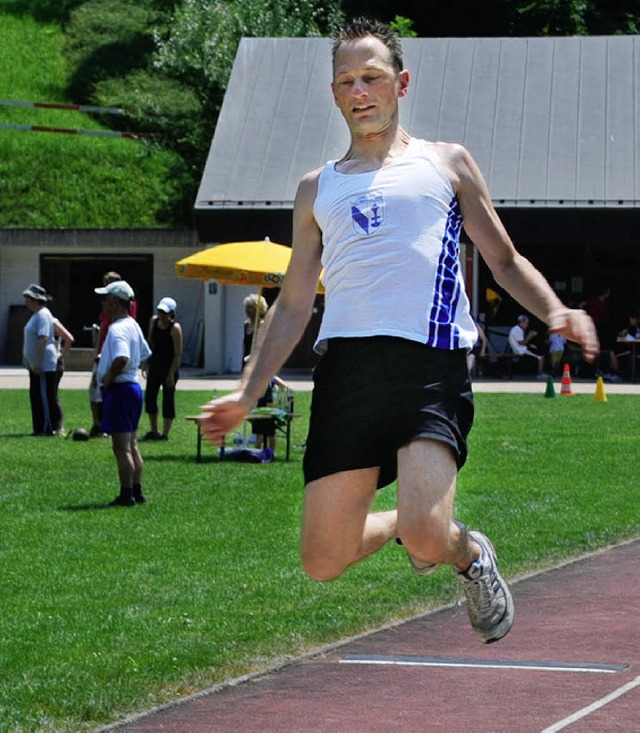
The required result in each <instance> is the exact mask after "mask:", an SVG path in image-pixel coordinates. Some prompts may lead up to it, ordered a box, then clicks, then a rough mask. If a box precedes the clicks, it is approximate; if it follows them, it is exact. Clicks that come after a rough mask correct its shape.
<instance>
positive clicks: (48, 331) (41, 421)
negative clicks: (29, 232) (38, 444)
mask: <svg viewBox="0 0 640 733" xmlns="http://www.w3.org/2000/svg"><path fill="white" fill-rule="evenodd" d="M22 294H23V295H24V303H25V305H26V306H27V308H28V309H29V310H30V311H31V317H30V318H29V320H28V321H27V323H26V325H25V327H24V340H23V344H22V363H23V364H24V366H25V367H26V368H27V369H28V370H29V401H30V403H31V422H32V426H33V435H38V436H44V435H54V434H55V431H56V429H57V426H58V425H59V424H60V420H61V414H60V405H59V403H58V378H57V374H56V366H57V362H58V348H57V346H56V340H55V330H54V318H53V315H52V314H51V311H50V310H49V309H48V308H47V303H48V302H49V301H50V300H51V298H50V296H49V295H47V291H46V290H45V289H44V288H43V287H41V286H40V285H36V284H35V283H31V285H29V287H28V288H27V289H26V290H24V291H23V293H22Z"/></svg>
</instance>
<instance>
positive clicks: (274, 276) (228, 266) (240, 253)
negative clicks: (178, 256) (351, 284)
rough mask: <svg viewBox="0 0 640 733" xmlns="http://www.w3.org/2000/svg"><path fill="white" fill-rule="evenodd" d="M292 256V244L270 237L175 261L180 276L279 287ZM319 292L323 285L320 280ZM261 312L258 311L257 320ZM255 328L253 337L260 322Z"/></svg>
mask: <svg viewBox="0 0 640 733" xmlns="http://www.w3.org/2000/svg"><path fill="white" fill-rule="evenodd" d="M290 260H291V248H290V247H286V246H285V245H283V244H276V243H275V242H271V241H270V240H269V238H268V237H267V238H266V239H263V240H259V241H251V242H229V243H227V244H219V245H217V246H215V247H209V248H208V249H204V250H202V251H200V252H196V253H195V254H192V255H189V257H185V258H184V259H182V260H178V262H176V275H177V276H178V277H184V278H192V279H197V280H216V281H217V282H219V283H221V284H222V285H257V286H258V296H261V295H262V288H278V287H280V286H281V285H282V284H283V283H284V278H285V274H286V272H287V268H288V267H289V261H290ZM317 289H318V292H323V291H324V288H323V287H322V284H321V282H320V281H318V286H317ZM258 319H259V315H258V313H256V321H258ZM255 326H256V327H255V328H254V329H253V333H254V338H255V334H256V333H257V323H256V324H255Z"/></svg>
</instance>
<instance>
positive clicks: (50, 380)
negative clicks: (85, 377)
mask: <svg viewBox="0 0 640 733" xmlns="http://www.w3.org/2000/svg"><path fill="white" fill-rule="evenodd" d="M29 400H30V402H31V424H32V427H33V432H34V435H40V434H42V433H45V434H50V433H53V431H54V430H58V428H59V427H60V420H61V418H62V415H61V409H60V403H59V402H58V375H57V374H56V372H40V374H36V373H35V372H31V371H30V372H29Z"/></svg>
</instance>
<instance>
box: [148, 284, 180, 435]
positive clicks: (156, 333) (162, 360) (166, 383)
mask: <svg viewBox="0 0 640 733" xmlns="http://www.w3.org/2000/svg"><path fill="white" fill-rule="evenodd" d="M156 311H157V313H156V315H155V316H152V317H151V321H150V322H149V335H148V338H147V340H148V342H149V346H150V347H151V350H152V352H153V354H152V355H151V358H150V359H149V363H148V367H147V389H146V391H145V396H144V408H145V412H146V413H147V414H148V415H149V426H150V430H149V432H148V433H147V434H146V435H145V436H144V437H143V438H142V440H168V438H169V432H170V430H171V425H172V423H173V420H174V418H175V416H176V400H175V395H176V383H177V381H178V378H179V372H178V370H179V368H180V362H181V361H182V328H180V324H179V323H177V322H176V320H175V317H176V301H175V300H174V299H173V298H169V297H164V298H162V299H161V300H160V302H159V303H158V305H157V306H156ZM161 387H162V432H159V430H158V393H159V392H160V388H161Z"/></svg>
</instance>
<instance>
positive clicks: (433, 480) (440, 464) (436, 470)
mask: <svg viewBox="0 0 640 733" xmlns="http://www.w3.org/2000/svg"><path fill="white" fill-rule="evenodd" d="M456 479H457V466H456V462H455V459H454V456H453V452H452V450H451V448H450V447H449V446H448V445H446V444H445V443H442V442H439V441H435V440H416V441H414V442H412V443H410V444H409V445H407V446H404V447H403V448H401V449H400V450H399V451H398V536H399V537H400V539H401V541H402V543H403V545H404V546H405V549H406V550H407V552H408V553H409V557H410V559H411V563H412V565H413V567H414V569H415V570H416V572H419V573H420V572H421V568H429V566H430V565H435V564H440V563H443V564H448V565H453V566H454V572H455V574H456V576H457V577H458V579H459V580H460V582H461V583H462V587H463V590H464V592H465V595H466V597H467V604H468V608H469V617H470V620H471V624H472V626H473V628H474V630H475V632H476V634H477V635H478V636H479V637H480V639H481V641H483V642H484V643H490V642H493V641H498V640H499V639H501V638H502V637H503V636H505V635H506V634H507V633H508V631H509V629H510V628H511V625H512V623H513V600H512V598H511V593H510V591H509V588H508V586H507V584H506V582H505V581H504V580H503V578H502V577H501V575H500V573H499V572H498V563H497V558H496V555H495V550H494V548H493V545H492V544H491V542H490V541H489V539H488V538H487V537H485V536H484V535H483V534H481V533H480V532H469V531H468V530H467V528H466V527H465V526H464V525H463V524H461V523H460V522H457V521H455V520H454V518H453V506H454V499H455V490H456ZM427 572H428V570H427ZM421 574H426V573H424V572H422V573H421Z"/></svg>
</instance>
